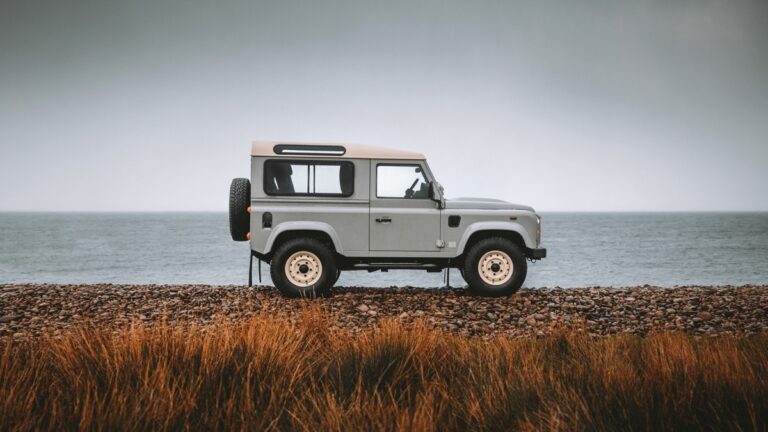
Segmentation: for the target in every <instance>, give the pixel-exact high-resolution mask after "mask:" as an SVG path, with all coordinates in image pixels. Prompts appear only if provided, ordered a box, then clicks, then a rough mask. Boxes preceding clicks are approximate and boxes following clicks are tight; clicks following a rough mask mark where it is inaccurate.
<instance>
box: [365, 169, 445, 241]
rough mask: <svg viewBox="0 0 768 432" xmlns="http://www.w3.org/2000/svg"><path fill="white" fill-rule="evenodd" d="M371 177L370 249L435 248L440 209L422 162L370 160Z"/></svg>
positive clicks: (438, 235) (437, 237) (438, 233)
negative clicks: (430, 193) (431, 195)
mask: <svg viewBox="0 0 768 432" xmlns="http://www.w3.org/2000/svg"><path fill="white" fill-rule="evenodd" d="M371 179H372V182H371V201H370V202H371V204H370V206H371V211H370V249H371V251H374V252H375V251H391V252H435V251H439V250H440V249H439V248H438V247H437V246H438V240H439V239H440V209H439V208H438V204H437V203H436V202H434V201H432V200H431V199H430V198H429V178H428V177H427V171H426V170H425V168H424V166H423V163H422V162H420V161H413V162H406V161H403V162H400V161H398V162H396V163H393V162H392V161H371Z"/></svg>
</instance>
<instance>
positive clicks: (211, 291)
mask: <svg viewBox="0 0 768 432" xmlns="http://www.w3.org/2000/svg"><path fill="white" fill-rule="evenodd" d="M0 293H2V294H1V295H2V298H0V338H13V337H14V335H16V334H18V335H20V336H18V337H20V338H27V337H35V336H38V335H43V334H46V335H52V336H56V335H62V334H64V333H66V332H68V331H71V330H73V329H76V328H77V327H78V326H80V325H90V326H95V327H97V328H104V329H106V330H107V331H110V332H119V331H120V330H121V329H126V328H129V327H130V326H131V325H144V326H154V325H158V324H160V323H167V324H168V325H176V324H183V323H190V324H191V323H194V324H196V325H201V326H209V325H218V324H217V323H220V322H222V321H225V322H226V321H232V322H241V321H245V320H248V319H251V317H255V316H258V315H261V314H265V315H269V316H279V317H284V318H285V319H287V320H289V321H291V322H294V323H297V324H298V323H300V322H302V319H301V318H300V314H302V313H303V311H304V310H305V309H306V308H307V307H311V308H319V309H320V310H321V312H322V313H324V314H325V315H323V316H324V319H327V320H328V321H329V322H328V323H327V327H328V328H329V329H334V330H333V331H344V332H354V333H356V332H360V331H363V330H365V329H367V328H373V327H376V326H378V325H380V323H381V322H382V321H383V320H386V319H398V318H399V322H401V324H402V325H404V326H409V325H412V324H413V322H415V321H418V322H421V323H423V324H424V325H427V326H429V327H434V328H439V329H441V330H442V331H447V332H456V333H459V334H462V335H468V336H478V337H483V338H487V337H491V336H493V337H495V336H499V337H521V338H525V337H533V336H536V335H537V334H538V332H543V333H544V334H549V333H551V332H553V331H555V329H557V328H562V327H566V328H567V329H572V330H574V331H578V329H581V328H582V327H583V326H584V325H585V324H586V325H587V326H588V328H589V331H588V333H591V334H595V335H598V336H600V335H611V334H624V333H628V334H637V335H645V334H648V333H653V332H659V331H669V330H674V331H684V332H689V333H691V334H695V335H706V336H710V335H711V336H716V335H747V334H754V333H758V332H762V331H766V329H768V313H766V310H768V287H766V286H762V285H745V286H720V287H701V286H681V287H674V288H660V287H651V286H648V287H642V286H637V287H628V288H604V287H588V288H572V289H571V288H568V289H548V288H544V289H530V288H523V289H521V290H520V291H519V292H518V294H516V295H514V296H512V297H499V298H483V297H474V296H472V295H471V293H470V292H468V291H467V290H466V289H464V288H452V289H444V288H441V289H422V288H411V287H408V288H406V287H402V288H359V287H353V288H343V287H342V288H334V291H333V293H334V294H333V295H332V296H330V297H327V298H321V299H316V300H311V301H307V300H294V299H287V298H284V297H282V296H281V295H280V294H279V293H278V292H277V291H276V290H275V289H274V288H271V287H264V286H256V287H253V288H249V287H245V286H207V285H110V284H94V285H87V284H75V285H34V284H6V285H0ZM673 305H674V306H673ZM705 309H706V310H705ZM558 331H560V330H558Z"/></svg>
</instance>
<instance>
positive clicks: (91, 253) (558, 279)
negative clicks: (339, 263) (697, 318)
mask: <svg viewBox="0 0 768 432" xmlns="http://www.w3.org/2000/svg"><path fill="white" fill-rule="evenodd" d="M542 246H543V247H546V248H547V258H545V259H543V260H541V261H538V262H535V263H529V266H528V278H527V279H526V281H525V284H524V285H523V286H524V287H531V288H534V287H536V288H541V287H549V288H553V287H560V288H572V287H592V286H603V287H624V286H635V285H646V284H648V285H653V286H662V287H673V286H676V285H744V284H768V213H542ZM248 260H249V254H248V244H247V243H245V242H234V241H232V240H231V238H230V236H229V227H228V217H227V214H226V213H0V283H51V284H80V283H113V284H211V285H244V284H246V283H247V281H248ZM256 269H257V266H256V265H255V264H254V279H255V280H256V281H258V275H257V271H256ZM261 273H262V283H263V284H266V285H270V284H271V283H272V282H271V280H270V278H269V267H268V265H266V264H264V265H263V266H262V272H261ZM450 284H451V286H453V287H461V286H466V284H465V282H464V281H463V280H462V278H461V276H460V275H459V273H458V272H457V271H455V270H453V271H451V273H450ZM445 285H446V275H445V273H427V272H425V271H414V270H410V271H406V270H399V271H396V270H391V271H389V272H373V273H369V272H367V271H350V272H345V273H342V275H341V278H340V279H339V281H338V283H337V286H366V287H391V286H398V287H405V286H412V287H443V286H445Z"/></svg>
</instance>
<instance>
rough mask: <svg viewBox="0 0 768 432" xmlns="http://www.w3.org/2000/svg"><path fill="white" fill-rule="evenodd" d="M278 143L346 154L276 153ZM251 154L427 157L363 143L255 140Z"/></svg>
mask: <svg viewBox="0 0 768 432" xmlns="http://www.w3.org/2000/svg"><path fill="white" fill-rule="evenodd" d="M278 144H289V145H314V146H317V145H327V146H341V147H344V149H345V152H344V155H341V156H338V155H298V154H297V155H290V154H277V153H275V146H276V145H278ZM251 156H273V157H305V156H312V157H323V158H325V157H328V158H348V159H426V158H425V157H424V155H423V154H421V153H417V152H411V151H405V150H394V149H388V148H384V147H375V146H369V145H363V144H335V143H307V142H286V141H254V142H253V145H252V146H251Z"/></svg>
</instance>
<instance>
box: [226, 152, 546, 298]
mask: <svg viewBox="0 0 768 432" xmlns="http://www.w3.org/2000/svg"><path fill="white" fill-rule="evenodd" d="M250 177H251V178H250V180H249V179H246V178H236V179H234V180H233V181H232V185H231V188H230V196H229V221H230V233H231V235H232V239H234V240H236V241H249V242H250V249H251V257H252V258H253V257H256V258H258V259H259V260H262V261H265V262H267V263H269V264H270V274H271V277H272V281H273V282H274V284H275V286H276V287H277V289H279V290H280V292H282V293H283V294H285V295H286V296H289V297H315V296H318V295H323V294H326V293H328V292H329V290H330V289H331V287H332V286H333V285H334V284H335V283H336V280H337V279H338V277H339V275H340V274H341V272H342V271H349V270H368V271H377V270H383V271H386V270H389V269H414V270H426V271H432V272H440V271H443V270H445V269H450V268H456V269H458V270H459V271H460V272H461V275H462V276H463V277H464V280H465V281H466V282H467V284H468V285H469V288H470V289H471V290H472V291H473V292H474V293H477V294H480V295H487V296H502V295H510V294H513V293H514V292H516V291H517V290H518V289H519V288H520V286H521V285H522V284H523V281H524V280H525V277H526V273H527V262H526V260H531V261H532V260H538V259H541V258H544V257H546V249H544V248H541V247H540V243H541V219H540V217H539V215H537V214H536V213H535V212H534V210H533V208H531V207H528V206H523V205H517V204H511V203H508V202H505V201H501V200H495V199H486V198H457V199H446V198H445V197H444V196H443V188H442V187H441V186H440V184H439V183H438V182H437V181H436V179H435V177H434V176H433V175H432V171H431V170H430V168H429V165H427V161H426V158H425V157H424V155H422V154H420V153H414V152H408V151H399V150H389V149H385V148H379V147H371V146H363V145H341V144H300V143H282V142H255V143H253V146H252V148H251V176H250Z"/></svg>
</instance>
